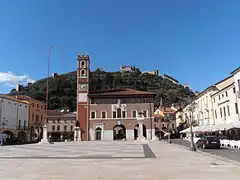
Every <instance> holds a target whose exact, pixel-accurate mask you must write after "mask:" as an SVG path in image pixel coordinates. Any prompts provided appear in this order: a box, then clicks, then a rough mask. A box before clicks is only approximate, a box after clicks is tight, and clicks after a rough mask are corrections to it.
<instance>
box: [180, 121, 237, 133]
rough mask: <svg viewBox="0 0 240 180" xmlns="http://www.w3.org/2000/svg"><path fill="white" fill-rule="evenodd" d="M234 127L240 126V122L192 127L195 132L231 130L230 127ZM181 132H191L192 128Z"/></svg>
mask: <svg viewBox="0 0 240 180" xmlns="http://www.w3.org/2000/svg"><path fill="white" fill-rule="evenodd" d="M233 128H240V122H231V123H222V124H216V125H203V126H196V127H193V128H192V131H193V132H194V133H196V132H215V131H224V130H229V129H233ZM180 133H190V128H187V129H184V130H182V131H181V132H180Z"/></svg>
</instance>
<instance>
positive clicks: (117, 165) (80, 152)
mask: <svg viewBox="0 0 240 180" xmlns="http://www.w3.org/2000/svg"><path fill="white" fill-rule="evenodd" d="M149 147H150V148H149ZM153 153H154V156H153ZM99 157H100V158H99ZM155 157H156V158H155ZM239 177H240V166H239V165H237V164H235V163H233V162H226V161H224V160H220V159H216V158H214V157H211V156H208V155H205V154H202V153H199V152H191V151H188V150H186V149H185V148H183V147H181V146H178V145H174V144H167V143H164V142H159V141H157V142H151V143H149V144H146V143H144V144H141V143H136V142H107V141H103V142H77V143H75V142H68V143H56V144H49V145H39V144H35V145H34V144H31V145H23V146H15V147H14V146H8V147H7V146H6V147H0V179H1V180H13V179H16V180H30V179H31V180H40V179H41V180H43V179H51V180H75V179H76V180H79V179H86V180H95V179H102V180H120V179H124V180H130V179H138V180H139V179H140V180H160V179H161V180H201V179H203V180H216V179H218V180H219V179H223V180H225V179H228V180H238V179H239Z"/></svg>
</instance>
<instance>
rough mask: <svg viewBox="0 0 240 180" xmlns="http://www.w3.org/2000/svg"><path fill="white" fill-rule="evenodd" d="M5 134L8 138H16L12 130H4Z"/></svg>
mask: <svg viewBox="0 0 240 180" xmlns="http://www.w3.org/2000/svg"><path fill="white" fill-rule="evenodd" d="M3 134H6V138H7V139H12V138H14V134H13V132H12V131H3Z"/></svg>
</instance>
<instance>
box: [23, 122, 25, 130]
mask: <svg viewBox="0 0 240 180" xmlns="http://www.w3.org/2000/svg"><path fill="white" fill-rule="evenodd" d="M23 129H24V130H25V129H26V120H25V121H24V122H23Z"/></svg>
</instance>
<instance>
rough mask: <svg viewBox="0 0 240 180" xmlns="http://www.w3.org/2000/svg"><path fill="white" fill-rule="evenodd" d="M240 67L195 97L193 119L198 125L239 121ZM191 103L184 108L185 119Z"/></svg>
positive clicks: (188, 113)
mask: <svg viewBox="0 0 240 180" xmlns="http://www.w3.org/2000/svg"><path fill="white" fill-rule="evenodd" d="M239 79H240V68H237V69H236V70H234V71H233V72H232V73H231V75H230V76H228V77H227V78H225V79H223V80H221V81H219V82H217V83H216V84H214V85H212V86H210V87H208V88H206V89H205V90H204V91H203V92H201V93H199V94H198V95H197V97H196V98H195V100H194V102H195V103H196V108H195V110H194V112H193V120H194V122H196V123H197V124H198V125H200V126H202V125H217V124H224V123H226V124H228V123H235V122H239V121H240V119H239V112H238V111H239V99H240V94H239V87H240V82H239ZM188 109H189V105H188V106H186V107H185V108H184V109H183V119H184V120H186V121H188V120H189V117H190V112H189V111H188Z"/></svg>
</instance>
